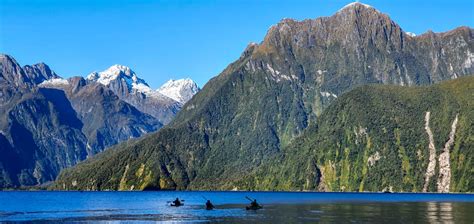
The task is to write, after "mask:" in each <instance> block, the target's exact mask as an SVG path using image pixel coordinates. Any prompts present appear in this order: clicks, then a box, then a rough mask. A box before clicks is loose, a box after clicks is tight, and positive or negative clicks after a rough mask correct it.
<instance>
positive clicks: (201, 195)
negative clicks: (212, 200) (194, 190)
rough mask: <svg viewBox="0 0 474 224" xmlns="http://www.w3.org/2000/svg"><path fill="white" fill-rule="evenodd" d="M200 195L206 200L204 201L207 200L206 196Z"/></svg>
mask: <svg viewBox="0 0 474 224" xmlns="http://www.w3.org/2000/svg"><path fill="white" fill-rule="evenodd" d="M201 197H202V198H204V200H206V201H209V200H207V198H206V197H204V196H202V195H201Z"/></svg>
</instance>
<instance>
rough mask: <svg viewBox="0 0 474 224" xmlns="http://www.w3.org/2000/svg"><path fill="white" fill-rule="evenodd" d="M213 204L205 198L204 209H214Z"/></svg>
mask: <svg viewBox="0 0 474 224" xmlns="http://www.w3.org/2000/svg"><path fill="white" fill-rule="evenodd" d="M214 208H215V207H214V205H213V204H212V203H211V200H207V202H206V210H212V209H214Z"/></svg>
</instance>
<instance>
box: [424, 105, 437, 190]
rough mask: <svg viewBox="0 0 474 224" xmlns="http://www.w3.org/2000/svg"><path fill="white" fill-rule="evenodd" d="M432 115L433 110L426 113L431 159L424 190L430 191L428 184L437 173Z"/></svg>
mask: <svg viewBox="0 0 474 224" xmlns="http://www.w3.org/2000/svg"><path fill="white" fill-rule="evenodd" d="M430 115H431V112H429V111H427V112H426V115H425V130H426V133H427V134H428V141H429V144H428V149H429V159H428V167H427V168H426V173H425V184H424V185H423V192H427V191H428V185H429V184H430V179H431V177H433V176H434V174H435V168H436V147H435V145H434V138H433V132H432V131H431V128H430Z"/></svg>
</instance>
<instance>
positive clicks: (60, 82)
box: [39, 78, 69, 87]
mask: <svg viewBox="0 0 474 224" xmlns="http://www.w3.org/2000/svg"><path fill="white" fill-rule="evenodd" d="M67 85H69V81H68V80H67V79H62V78H53V79H48V80H45V81H43V82H42V83H40V84H39V86H40V87H61V86H67Z"/></svg>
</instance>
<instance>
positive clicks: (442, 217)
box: [426, 202, 454, 223]
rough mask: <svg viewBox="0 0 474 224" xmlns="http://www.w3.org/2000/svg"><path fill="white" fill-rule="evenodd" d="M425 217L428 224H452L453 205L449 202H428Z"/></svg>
mask: <svg viewBox="0 0 474 224" xmlns="http://www.w3.org/2000/svg"><path fill="white" fill-rule="evenodd" d="M426 217H427V220H428V221H429V223H454V216H453V203H451V202H440V203H435V202H428V203H427V209H426Z"/></svg>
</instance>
